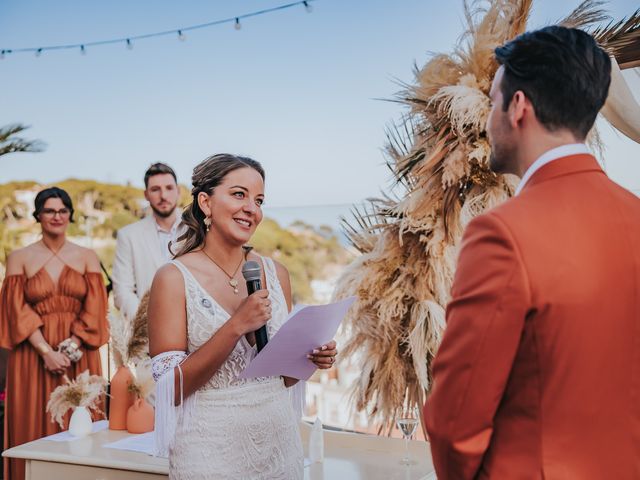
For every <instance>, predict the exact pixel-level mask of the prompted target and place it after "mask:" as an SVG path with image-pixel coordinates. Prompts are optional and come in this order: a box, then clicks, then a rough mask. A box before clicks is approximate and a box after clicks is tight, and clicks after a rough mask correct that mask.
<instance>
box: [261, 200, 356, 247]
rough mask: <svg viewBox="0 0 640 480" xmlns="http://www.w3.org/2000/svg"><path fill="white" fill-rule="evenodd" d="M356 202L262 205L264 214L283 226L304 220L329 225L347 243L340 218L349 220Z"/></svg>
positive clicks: (341, 241) (317, 226)
mask: <svg viewBox="0 0 640 480" xmlns="http://www.w3.org/2000/svg"><path fill="white" fill-rule="evenodd" d="M360 205H362V202H358V203H344V204H335V205H307V206H300V207H264V209H263V210H264V216H265V217H266V218H270V219H272V220H275V221H276V222H278V225H280V226H281V227H283V228H287V227H290V226H291V225H292V224H294V223H296V222H304V223H306V224H307V225H311V226H312V227H315V228H319V227H323V226H324V227H329V228H331V230H333V231H334V232H335V234H336V236H337V237H338V239H339V240H340V243H342V244H343V245H348V244H349V240H348V239H347V236H346V235H345V233H344V229H343V228H342V223H341V219H342V218H346V219H347V221H351V219H352V218H353V215H352V213H351V211H352V209H353V208H354V207H355V206H360Z"/></svg>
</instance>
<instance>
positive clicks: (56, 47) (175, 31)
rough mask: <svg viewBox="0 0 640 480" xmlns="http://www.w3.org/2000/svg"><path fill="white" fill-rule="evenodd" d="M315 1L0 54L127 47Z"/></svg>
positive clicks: (6, 50) (9, 49)
mask: <svg viewBox="0 0 640 480" xmlns="http://www.w3.org/2000/svg"><path fill="white" fill-rule="evenodd" d="M315 1H317V0H304V1H298V2H292V3H287V4H284V5H278V6H275V7H271V8H265V9H263V10H257V11H255V12H250V13H245V14H243V15H234V16H232V17H228V18H224V19H221V20H214V21H212V22H207V23H200V24H197V25H190V26H187V27H180V28H174V29H172V30H163V31H160V32H153V33H145V34H142V35H130V36H128V37H120V38H112V39H109V40H97V41H93V42H80V43H72V44H64V45H50V46H45V47H25V48H3V49H2V50H1V52H2V53H3V54H8V53H23V52H39V53H41V52H44V51H46V50H68V49H75V48H82V47H84V48H87V47H95V46H100V45H112V44H115V43H123V42H126V43H127V44H128V45H129V44H131V42H132V41H134V40H144V39H147V38H152V37H161V36H167V35H176V34H178V35H180V34H184V32H190V31H193V30H199V29H202V28H208V27H213V26H216V25H221V24H223V23H234V24H235V23H237V22H239V21H240V20H242V19H245V18H251V17H257V16H258V15H265V14H267V13H273V12H277V11H279V10H285V9H287V8H292V7H295V6H297V5H303V6H305V7H307V6H308V4H309V3H310V2H315Z"/></svg>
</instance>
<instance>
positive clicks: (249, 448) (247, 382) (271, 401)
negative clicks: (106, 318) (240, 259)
mask: <svg viewBox="0 0 640 480" xmlns="http://www.w3.org/2000/svg"><path fill="white" fill-rule="evenodd" d="M171 263H173V265H175V266H176V267H177V268H178V269H180V271H181V272H182V275H183V277H184V282H185V293H186V308H187V333H188V348H189V351H188V352H165V353H163V354H160V355H157V356H156V357H154V359H153V371H154V377H155V378H156V379H160V380H161V381H159V382H158V387H159V389H158V397H159V398H157V399H156V404H158V402H160V403H162V402H163V399H164V401H165V403H166V402H167V401H168V402H170V399H172V398H173V388H172V386H173V382H174V378H173V375H172V372H173V371H174V366H175V365H177V364H178V363H179V362H180V361H182V360H183V359H184V358H186V356H187V355H188V354H189V353H191V352H194V351H195V350H197V349H198V348H200V346H201V345H203V344H204V343H205V342H206V341H207V340H208V339H209V338H211V336H212V335H213V334H214V333H215V332H216V331H217V330H218V328H220V327H221V326H222V325H223V324H224V323H225V322H226V321H227V320H228V319H229V317H230V316H229V314H228V313H227V312H226V311H225V310H224V309H223V308H222V307H221V306H220V305H219V304H218V303H217V302H216V301H215V299H214V298H212V297H211V296H210V295H209V294H208V293H207V292H206V291H205V290H204V288H202V286H201V285H200V284H199V283H198V281H197V280H196V279H195V277H194V276H193V275H192V274H191V272H190V271H189V270H188V269H187V268H186V267H185V266H184V265H183V264H182V263H180V261H178V260H174V261H172V262H171ZM262 263H263V266H264V269H265V278H266V280H267V288H268V289H269V292H270V296H269V298H270V300H271V304H272V318H271V320H269V322H268V323H267V330H268V332H269V337H272V336H273V335H275V333H276V332H277V331H278V329H279V328H280V327H281V326H282V324H283V323H284V321H285V320H286V318H287V304H286V301H285V298H284V294H283V292H282V287H281V286H280V282H279V281H278V276H277V274H276V269H275V265H274V264H273V261H272V260H271V259H268V258H263V259H262ZM255 352H256V350H255V348H253V347H251V346H250V345H249V343H248V342H247V340H246V339H245V338H244V337H242V338H241V340H240V341H238V343H237V344H236V346H235V348H234V349H233V351H232V352H231V354H230V355H229V357H228V358H227V360H226V361H225V362H224V363H223V364H222V365H221V367H220V368H219V369H218V370H217V371H216V373H215V374H214V375H213V376H212V377H211V379H210V380H209V381H208V382H207V383H206V384H205V385H203V386H202V387H201V388H200V389H199V390H198V391H197V392H196V393H195V394H194V395H192V396H190V397H188V398H185V399H184V401H183V405H182V406H181V407H177V408H176V407H173V406H169V407H167V406H166V405H165V406H164V408H163V406H162V405H159V406H157V408H159V410H157V412H156V415H157V417H156V436H157V437H158V435H159V438H160V443H162V441H163V440H162V437H173V438H168V442H167V444H166V446H167V447H168V451H169V477H170V478H171V479H175V480H196V479H197V480H204V479H207V480H209V479H239V480H240V479H242V480H247V479H256V480H257V479H286V480H294V479H295V480H297V479H302V478H303V453H302V444H301V441H300V434H299V430H298V425H297V423H298V420H297V419H296V417H295V414H294V411H293V408H292V406H291V402H290V400H289V393H288V391H287V390H288V389H287V388H286V387H285V386H284V383H283V380H282V379H281V378H279V377H277V378H276V377H268V378H255V379H240V378H238V375H239V374H240V373H241V372H242V371H243V370H244V368H245V367H246V365H247V364H248V363H249V362H250V361H251V359H252V358H253V357H254V356H255ZM176 355H178V357H179V358H178V357H176ZM167 373H169V375H167ZM180 373H181V371H180ZM162 382H164V385H165V387H166V388H165V390H166V391H165V392H164V393H160V392H161V390H160V387H161V385H162ZM167 408H168V409H170V411H169V413H168V414H167V411H166V409H167ZM158 414H159V417H158ZM172 416H173V418H171V417H172ZM172 421H173V422H175V427H172V426H171V425H170V424H171V423H172ZM165 440H167V439H166V438H165ZM156 442H157V445H158V438H157V439H156ZM162 450H163V448H162V447H161V446H160V447H159V451H160V452H161V451H162Z"/></svg>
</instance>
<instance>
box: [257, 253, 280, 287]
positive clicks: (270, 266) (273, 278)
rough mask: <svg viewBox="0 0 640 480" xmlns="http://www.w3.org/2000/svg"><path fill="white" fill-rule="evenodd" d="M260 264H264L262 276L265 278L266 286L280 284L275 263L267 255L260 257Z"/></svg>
mask: <svg viewBox="0 0 640 480" xmlns="http://www.w3.org/2000/svg"><path fill="white" fill-rule="evenodd" d="M260 259H261V260H262V264H263V265H264V276H265V278H266V279H267V284H268V287H270V288H275V287H276V285H277V286H280V280H279V279H278V272H277V270H276V265H275V263H273V260H271V259H270V258H269V257H260Z"/></svg>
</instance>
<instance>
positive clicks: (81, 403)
mask: <svg viewBox="0 0 640 480" xmlns="http://www.w3.org/2000/svg"><path fill="white" fill-rule="evenodd" d="M64 381H65V385H60V386H59V387H57V388H56V389H55V390H54V391H53V392H51V396H50V397H49V401H48V402H47V412H48V413H50V414H51V421H52V422H58V424H59V425H60V428H64V416H65V415H66V413H67V412H68V411H69V410H70V409H73V408H75V407H87V408H88V409H90V410H93V411H94V412H97V413H100V414H102V413H103V412H102V411H101V410H100V408H99V407H98V404H99V400H100V397H101V396H102V394H103V393H105V386H106V380H105V379H104V378H102V377H101V376H100V375H90V374H89V370H85V371H84V372H82V373H81V374H80V375H78V376H77V377H76V379H75V380H69V377H67V376H66V375H65V376H64Z"/></svg>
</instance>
